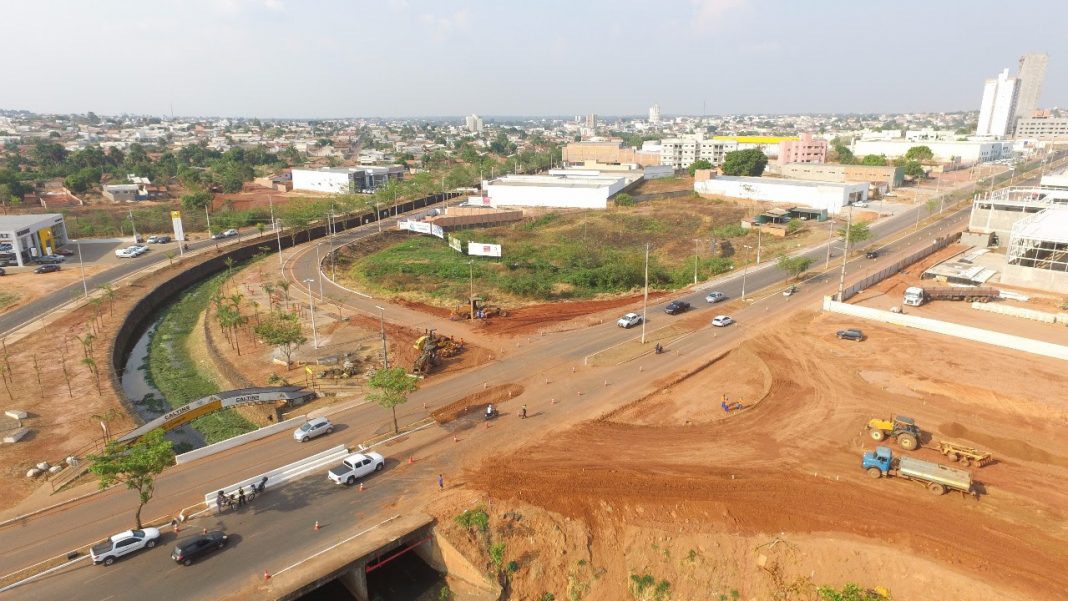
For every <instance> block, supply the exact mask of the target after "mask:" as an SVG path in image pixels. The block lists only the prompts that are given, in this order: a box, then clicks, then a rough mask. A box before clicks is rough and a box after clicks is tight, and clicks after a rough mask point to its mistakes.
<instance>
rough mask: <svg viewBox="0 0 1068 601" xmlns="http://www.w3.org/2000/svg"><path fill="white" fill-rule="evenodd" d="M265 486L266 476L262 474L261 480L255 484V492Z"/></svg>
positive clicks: (261, 490)
mask: <svg viewBox="0 0 1068 601" xmlns="http://www.w3.org/2000/svg"><path fill="white" fill-rule="evenodd" d="M265 488H267V476H264V477H263V480H260V483H259V484H257V485H256V492H263V490H264V489H265Z"/></svg>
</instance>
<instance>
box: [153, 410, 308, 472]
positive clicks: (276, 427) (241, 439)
mask: <svg viewBox="0 0 1068 601" xmlns="http://www.w3.org/2000/svg"><path fill="white" fill-rule="evenodd" d="M307 419H308V416H306V415H301V416H298V417H294V418H293V419H287V420H286V421H284V422H278V423H277V424H272V425H270V426H264V427H262V428H260V429H259V430H253V431H252V432H246V433H245V434H241V435H239V436H235V437H233V438H228V439H226V440H223V441H220V442H217V443H215V444H209V445H208V446H206V447H200V448H199V449H193V450H192V451H189V452H188V453H182V454H181V455H175V456H174V461H175V463H177V464H178V465H182V464H183V463H189V462H190V461H195V460H197V459H200V458H202V457H208V456H209V455H214V454H215V453H220V452H222V451H225V450H227V449H232V448H234V447H237V446H241V445H243V444H245V443H246V442H252V441H253V440H259V439H261V438H266V437H267V436H270V435H271V434H274V433H276V432H281V431H283V430H288V429H294V430H295V429H297V428H298V427H299V426H300V425H301V424H302V423H304V422H305V421H306V420H307Z"/></svg>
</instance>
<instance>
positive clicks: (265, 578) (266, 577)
mask: <svg viewBox="0 0 1068 601" xmlns="http://www.w3.org/2000/svg"><path fill="white" fill-rule="evenodd" d="M270 579H271V573H270V572H268V571H267V570H264V571H263V581H264V582H267V581H268V580H270Z"/></svg>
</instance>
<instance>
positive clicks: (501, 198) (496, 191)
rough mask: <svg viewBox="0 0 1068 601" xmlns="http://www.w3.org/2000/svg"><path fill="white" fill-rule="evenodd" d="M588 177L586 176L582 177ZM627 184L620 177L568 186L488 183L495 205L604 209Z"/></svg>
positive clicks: (489, 194) (488, 191) (489, 192)
mask: <svg viewBox="0 0 1068 601" xmlns="http://www.w3.org/2000/svg"><path fill="white" fill-rule="evenodd" d="M582 179H585V178H582ZM625 186H626V180H624V179H623V178H619V179H616V180H613V181H612V182H611V183H607V182H606V184H605V185H604V186H597V187H586V186H579V187H564V186H552V185H544V186H539V185H526V186H514V185H507V184H494V183H493V182H489V183H488V184H487V186H486V192H487V195H488V196H489V198H490V202H491V203H492V205H493V206H495V207H509V206H513V207H514V206H522V207H552V208H561V209H562V208H572V209H604V208H607V207H608V197H609V196H612V195H613V194H615V193H616V192H619V191H620V190H622V189H623V188H624V187H625Z"/></svg>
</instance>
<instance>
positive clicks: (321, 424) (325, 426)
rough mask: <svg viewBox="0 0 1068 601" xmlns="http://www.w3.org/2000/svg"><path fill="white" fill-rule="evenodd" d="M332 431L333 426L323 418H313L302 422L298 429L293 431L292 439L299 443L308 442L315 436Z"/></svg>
mask: <svg viewBox="0 0 1068 601" xmlns="http://www.w3.org/2000/svg"><path fill="white" fill-rule="evenodd" d="M333 431H334V424H332V423H330V420H328V419H326V418H325V417H315V418H312V419H310V420H308V421H306V422H304V423H303V424H301V426H300V427H299V428H297V429H296V430H294V431H293V439H294V440H299V441H301V442H308V441H309V440H311V439H313V438H315V437H316V436H322V435H323V434H329V433H331V432H333Z"/></svg>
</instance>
